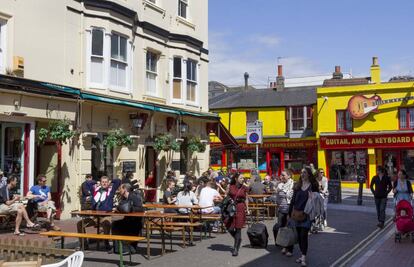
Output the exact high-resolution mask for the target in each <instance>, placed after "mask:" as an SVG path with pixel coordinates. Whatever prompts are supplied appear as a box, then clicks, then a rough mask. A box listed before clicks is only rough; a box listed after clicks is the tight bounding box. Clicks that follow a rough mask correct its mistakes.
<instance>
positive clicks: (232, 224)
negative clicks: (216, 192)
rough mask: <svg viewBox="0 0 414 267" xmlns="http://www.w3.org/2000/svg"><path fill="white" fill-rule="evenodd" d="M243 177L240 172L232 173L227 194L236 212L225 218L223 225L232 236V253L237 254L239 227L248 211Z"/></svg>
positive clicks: (244, 221)
mask: <svg viewBox="0 0 414 267" xmlns="http://www.w3.org/2000/svg"><path fill="white" fill-rule="evenodd" d="M243 184H244V177H243V175H242V174H240V173H236V174H235V175H233V177H232V178H231V181H230V186H229V190H228V196H229V197H230V198H231V199H232V200H233V201H234V204H235V209H236V212H235V213H234V215H233V216H232V217H228V218H227V219H226V220H225V222H224V223H225V225H226V227H227V229H228V231H229V233H230V234H231V236H232V237H233V238H234V246H233V250H232V255H233V256H237V255H239V249H240V244H241V241H242V240H241V229H242V228H243V227H244V225H245V224H246V214H247V213H249V205H248V204H249V203H248V199H247V191H248V188H247V187H246V186H245V185H243Z"/></svg>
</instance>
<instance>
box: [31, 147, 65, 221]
mask: <svg viewBox="0 0 414 267" xmlns="http://www.w3.org/2000/svg"><path fill="white" fill-rule="evenodd" d="M36 173H37V175H39V174H44V175H45V176H46V179H47V183H46V185H47V186H49V187H50V193H51V195H52V200H53V201H54V202H55V205H56V209H57V212H56V213H57V215H56V216H57V218H59V217H60V213H61V208H62V207H61V201H60V199H61V196H62V188H63V180H62V149H61V144H60V143H58V142H52V141H51V142H45V143H44V144H43V145H41V146H39V147H38V150H37V172H36ZM37 175H36V176H37ZM34 182H35V184H36V183H37V179H36V178H35V181H34Z"/></svg>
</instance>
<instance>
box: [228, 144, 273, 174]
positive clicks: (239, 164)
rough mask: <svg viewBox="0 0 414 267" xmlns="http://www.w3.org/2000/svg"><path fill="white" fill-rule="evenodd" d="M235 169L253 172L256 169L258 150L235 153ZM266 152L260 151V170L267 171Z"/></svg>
mask: <svg viewBox="0 0 414 267" xmlns="http://www.w3.org/2000/svg"><path fill="white" fill-rule="evenodd" d="M232 167H233V168H238V169H242V170H251V169H255V168H256V150H254V149H249V150H247V149H246V150H238V151H236V152H235V153H234V163H233V166H232ZM266 167H267V165H266V150H263V149H259V170H260V171H266Z"/></svg>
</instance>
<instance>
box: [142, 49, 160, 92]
mask: <svg viewBox="0 0 414 267" xmlns="http://www.w3.org/2000/svg"><path fill="white" fill-rule="evenodd" d="M149 54H152V55H154V56H155V71H154V70H151V69H148V67H149V66H148V55H149ZM159 59H160V55H159V54H158V53H156V52H155V51H153V50H147V52H146V53H145V82H146V87H145V94H147V95H151V96H156V97H159V90H158V87H159V86H158V61H159ZM148 74H151V75H155V91H154V92H152V91H149V83H148Z"/></svg>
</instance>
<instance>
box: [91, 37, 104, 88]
mask: <svg viewBox="0 0 414 267" xmlns="http://www.w3.org/2000/svg"><path fill="white" fill-rule="evenodd" d="M90 73H91V74H90V82H91V83H96V84H103V83H104V31H103V30H102V29H92V49H91V69H90Z"/></svg>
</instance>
